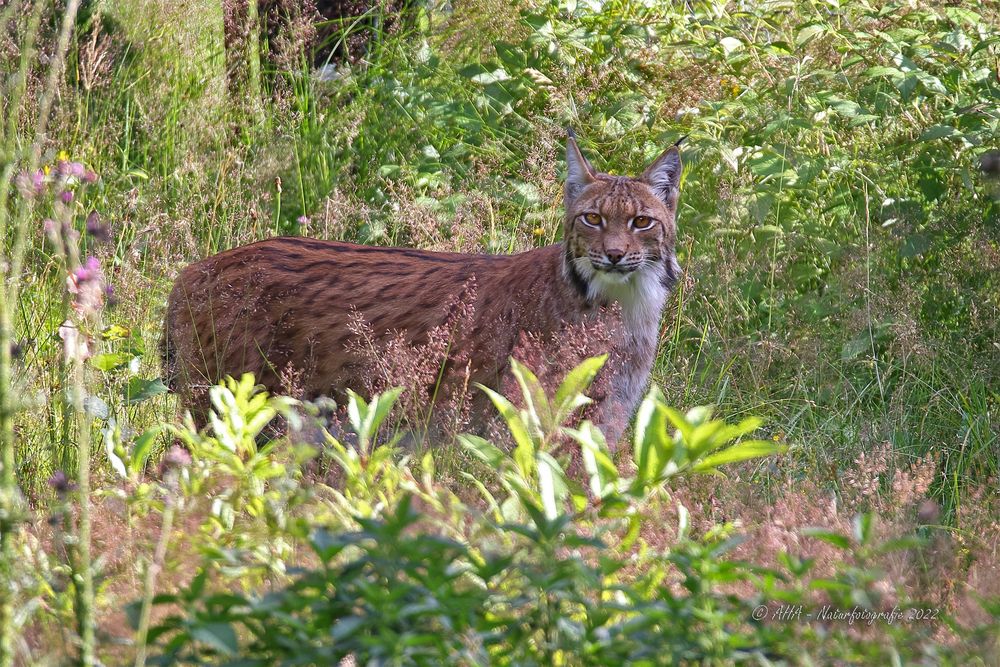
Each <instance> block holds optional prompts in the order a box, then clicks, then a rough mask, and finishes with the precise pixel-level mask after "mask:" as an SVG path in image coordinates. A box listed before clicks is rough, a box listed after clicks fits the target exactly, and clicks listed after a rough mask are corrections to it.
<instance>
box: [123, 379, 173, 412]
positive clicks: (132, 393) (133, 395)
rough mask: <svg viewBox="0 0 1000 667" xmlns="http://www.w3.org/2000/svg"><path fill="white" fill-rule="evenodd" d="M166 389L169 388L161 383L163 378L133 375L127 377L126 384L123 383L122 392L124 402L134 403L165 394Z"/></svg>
mask: <svg viewBox="0 0 1000 667" xmlns="http://www.w3.org/2000/svg"><path fill="white" fill-rule="evenodd" d="M168 391H170V389H168V388H167V385H165V384H163V380H161V379H160V378H154V379H152V380H144V379H143V378H138V377H133V378H129V381H128V384H127V385H125V389H124V391H123V393H124V394H125V402H126V403H128V404H129V405H134V404H136V403H142V402H143V401H148V400H149V399H151V398H154V397H156V396H160V395H161V394H165V393H167V392H168Z"/></svg>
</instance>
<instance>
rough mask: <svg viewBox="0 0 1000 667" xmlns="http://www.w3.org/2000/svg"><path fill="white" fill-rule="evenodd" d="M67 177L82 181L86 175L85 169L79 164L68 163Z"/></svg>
mask: <svg viewBox="0 0 1000 667" xmlns="http://www.w3.org/2000/svg"><path fill="white" fill-rule="evenodd" d="M69 175H70V176H75V177H76V178H79V179H83V177H84V176H86V175H87V168H86V167H84V166H83V165H82V164H81V163H79V162H70V163H69Z"/></svg>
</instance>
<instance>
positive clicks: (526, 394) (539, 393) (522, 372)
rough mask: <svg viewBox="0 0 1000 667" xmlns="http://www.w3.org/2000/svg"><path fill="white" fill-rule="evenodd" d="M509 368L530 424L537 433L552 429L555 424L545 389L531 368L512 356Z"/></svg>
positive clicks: (544, 432) (540, 433)
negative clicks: (519, 391)
mask: <svg viewBox="0 0 1000 667" xmlns="http://www.w3.org/2000/svg"><path fill="white" fill-rule="evenodd" d="M510 370H511V373H512V374H513V375H514V378H515V379H516V380H517V384H518V386H519V387H520V388H521V395H522V397H523V398H524V406H525V410H526V411H527V413H528V416H529V417H530V419H531V422H532V425H534V426H535V428H537V430H538V431H539V435H542V434H546V433H548V432H550V431H551V430H553V429H554V428H555V427H556V426H557V425H556V424H553V423H552V409H551V407H550V406H549V399H548V398H547V397H546V396H545V390H544V389H542V384H541V383H540V382H539V381H538V378H537V377H535V374H534V373H532V372H531V369H529V368H528V367H527V366H525V365H524V364H522V363H521V362H519V361H518V360H517V359H514V358H513V357H511V360H510Z"/></svg>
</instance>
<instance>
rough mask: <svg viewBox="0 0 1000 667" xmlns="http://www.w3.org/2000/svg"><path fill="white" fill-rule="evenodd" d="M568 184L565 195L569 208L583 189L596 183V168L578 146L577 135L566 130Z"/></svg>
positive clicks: (564, 188)
mask: <svg viewBox="0 0 1000 667" xmlns="http://www.w3.org/2000/svg"><path fill="white" fill-rule="evenodd" d="M566 133H567V135H568V136H567V137H566V184H565V186H564V187H563V193H564V196H565V199H566V206H567V207H568V206H569V205H570V204H571V203H572V202H573V201H574V200H575V199H576V198H577V197H579V196H580V193H581V192H583V189H584V188H585V187H587V186H588V185H590V184H591V183H593V182H594V180H595V179H594V174H595V173H596V172H595V171H594V168H593V167H592V166H591V165H590V163H589V162H588V161H587V158H585V157H583V153H581V152H580V147H579V146H577V145H576V133H575V132H573V130H571V129H570V130H566Z"/></svg>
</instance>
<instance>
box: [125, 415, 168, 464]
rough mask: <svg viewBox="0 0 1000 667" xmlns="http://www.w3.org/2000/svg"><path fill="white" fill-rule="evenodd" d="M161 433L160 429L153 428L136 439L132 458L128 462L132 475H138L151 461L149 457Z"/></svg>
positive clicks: (157, 427)
mask: <svg viewBox="0 0 1000 667" xmlns="http://www.w3.org/2000/svg"><path fill="white" fill-rule="evenodd" d="M159 433H160V427H159V426H153V427H152V428H148V429H146V430H145V431H144V432H143V434H142V435H140V436H139V437H138V438H136V439H135V444H133V445H132V456H131V457H129V462H128V466H129V469H130V472H131V473H132V474H138V473H140V472H142V470H143V469H144V468H145V467H146V461H148V460H149V455H150V453H151V452H152V451H153V443H154V442H156V436H157V435H159Z"/></svg>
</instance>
